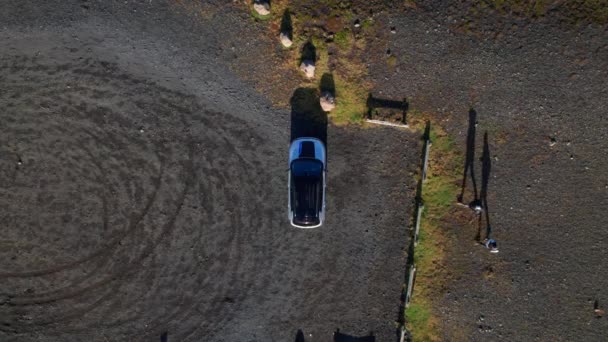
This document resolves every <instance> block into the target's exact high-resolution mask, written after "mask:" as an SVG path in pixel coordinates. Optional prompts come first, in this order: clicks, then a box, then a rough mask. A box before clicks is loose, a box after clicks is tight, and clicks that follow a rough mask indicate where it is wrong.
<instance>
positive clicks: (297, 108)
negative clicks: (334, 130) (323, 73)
mask: <svg viewBox="0 0 608 342" xmlns="http://www.w3.org/2000/svg"><path fill="white" fill-rule="evenodd" d="M290 104H291V140H290V141H294V140H295V139H298V138H303V137H310V138H317V139H319V140H321V141H322V142H323V143H324V144H325V146H326V148H327V113H325V112H324V111H323V109H322V108H321V105H320V104H319V91H318V90H317V89H316V88H298V89H296V91H295V92H294V93H293V95H292V96H291V100H290Z"/></svg>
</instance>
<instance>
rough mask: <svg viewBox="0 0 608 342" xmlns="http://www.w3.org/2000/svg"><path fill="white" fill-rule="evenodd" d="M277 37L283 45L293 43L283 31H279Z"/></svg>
mask: <svg viewBox="0 0 608 342" xmlns="http://www.w3.org/2000/svg"><path fill="white" fill-rule="evenodd" d="M279 38H280V39H281V44H283V46H284V47H287V48H288V47H291V45H292V44H293V41H292V40H291V38H289V34H287V33H285V32H281V34H280V35H279Z"/></svg>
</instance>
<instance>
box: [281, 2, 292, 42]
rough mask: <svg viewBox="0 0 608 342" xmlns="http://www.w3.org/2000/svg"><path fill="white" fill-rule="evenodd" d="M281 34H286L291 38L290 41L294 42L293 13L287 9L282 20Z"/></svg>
mask: <svg viewBox="0 0 608 342" xmlns="http://www.w3.org/2000/svg"><path fill="white" fill-rule="evenodd" d="M281 33H284V34H286V35H287V37H289V39H290V40H293V23H292V22H291V13H290V12H289V9H286V10H285V12H283V17H282V18H281Z"/></svg>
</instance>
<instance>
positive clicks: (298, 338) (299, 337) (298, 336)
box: [296, 329, 306, 342]
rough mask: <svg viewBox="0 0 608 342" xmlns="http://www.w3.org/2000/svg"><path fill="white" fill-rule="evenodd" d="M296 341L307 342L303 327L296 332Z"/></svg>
mask: <svg viewBox="0 0 608 342" xmlns="http://www.w3.org/2000/svg"><path fill="white" fill-rule="evenodd" d="M296 342H306V341H305V340H304V333H303V332H302V329H298V332H297V333H296Z"/></svg>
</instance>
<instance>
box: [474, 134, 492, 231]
mask: <svg viewBox="0 0 608 342" xmlns="http://www.w3.org/2000/svg"><path fill="white" fill-rule="evenodd" d="M491 170H492V158H491V156H490V145H489V144H488V132H485V134H484V135H483V153H482V155H481V190H480V192H479V200H480V201H481V205H482V207H483V210H484V212H485V214H486V215H485V216H486V239H490V235H491V233H492V226H491V225H490V209H489V207H488V183H489V182H490V172H491ZM481 221H482V219H481V215H479V223H478V227H479V228H478V230H477V240H479V241H481V225H482V222H481Z"/></svg>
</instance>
